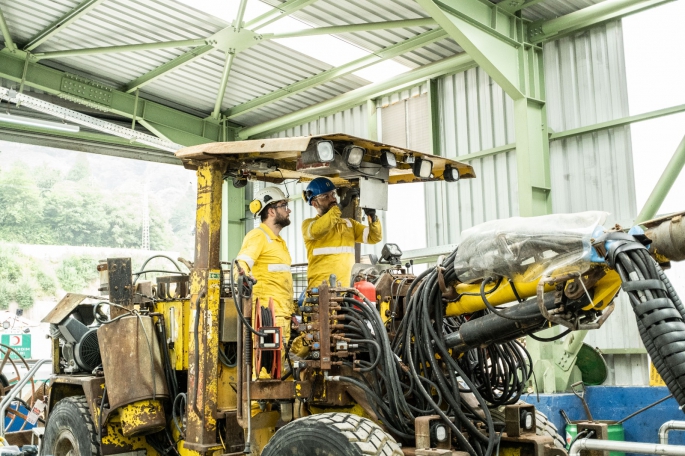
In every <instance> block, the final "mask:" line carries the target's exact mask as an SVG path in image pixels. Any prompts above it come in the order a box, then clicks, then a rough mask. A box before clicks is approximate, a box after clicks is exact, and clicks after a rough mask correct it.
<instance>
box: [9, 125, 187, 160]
mask: <svg viewBox="0 0 685 456" xmlns="http://www.w3.org/2000/svg"><path fill="white" fill-rule="evenodd" d="M0 137H2V139H3V141H10V142H16V143H22V144H33V145H36V146H45V147H53V148H57V149H66V150H73V151H77V152H89V153H94V154H100V155H110V156H115V157H124V158H132V159H135V160H145V161H151V162H155V163H167V164H171V165H181V164H182V162H181V160H179V159H178V158H176V156H174V154H173V153H171V152H165V151H162V150H159V149H156V148H152V147H146V146H144V145H139V144H137V143H136V144H131V143H130V141H128V140H126V139H123V138H119V137H117V136H112V135H105V134H102V133H90V132H83V131H81V132H78V133H68V132H61V131H54V130H46V129H43V128H38V127H30V126H23V125H16V124H12V125H10V124H6V123H4V122H0Z"/></svg>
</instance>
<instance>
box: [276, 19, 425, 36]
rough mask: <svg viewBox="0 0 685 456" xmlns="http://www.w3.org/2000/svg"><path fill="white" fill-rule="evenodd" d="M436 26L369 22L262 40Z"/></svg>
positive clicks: (411, 21)
mask: <svg viewBox="0 0 685 456" xmlns="http://www.w3.org/2000/svg"><path fill="white" fill-rule="evenodd" d="M432 25H437V22H435V19H433V18H432V17H427V18H421V19H406V20H402V21H386V22H369V23H366V24H348V25H334V26H331V27H318V28H310V29H304V30H294V31H292V32H286V33H273V34H264V35H263V36H264V38H268V39H279V38H297V37H301V36H313V35H332V34H335V33H354V32H367V31H371V30H384V29H391V28H404V27H428V26H432Z"/></svg>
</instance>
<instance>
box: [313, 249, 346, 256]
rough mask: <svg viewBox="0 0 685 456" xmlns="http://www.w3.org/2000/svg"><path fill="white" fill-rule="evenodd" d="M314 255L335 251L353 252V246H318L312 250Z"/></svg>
mask: <svg viewBox="0 0 685 456" xmlns="http://www.w3.org/2000/svg"><path fill="white" fill-rule="evenodd" d="M312 253H313V254H314V256H316V255H334V254H336V253H354V247H319V248H318V249H314V251H313V252H312Z"/></svg>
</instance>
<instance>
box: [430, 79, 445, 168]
mask: <svg viewBox="0 0 685 456" xmlns="http://www.w3.org/2000/svg"><path fill="white" fill-rule="evenodd" d="M428 112H429V114H430V123H429V128H430V137H431V153H432V154H433V155H442V148H441V136H440V125H441V124H442V122H441V114H440V113H441V110H440V90H439V87H438V80H437V79H431V80H429V81H428Z"/></svg>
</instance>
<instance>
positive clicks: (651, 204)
mask: <svg viewBox="0 0 685 456" xmlns="http://www.w3.org/2000/svg"><path fill="white" fill-rule="evenodd" d="M683 165H685V137H683V139H682V141H680V144H678V148H677V149H676V150H675V153H674V154H673V157H671V161H669V162H668V164H667V165H666V169H664V173H663V174H662V175H661V177H660V178H659V181H658V182H657V183H656V185H655V186H654V190H652V193H651V195H649V198H647V202H646V203H645V205H644V207H643V208H642V210H641V211H640V213H639V214H638V216H637V218H636V219H635V224H639V223H642V222H645V221H647V220H649V219H651V218H653V217H654V216H655V215H656V213H657V211H658V210H659V208H660V207H661V204H662V203H663V202H664V200H665V199H666V195H668V192H669V191H670V190H671V187H673V184H674V183H675V181H676V179H677V178H678V175H679V174H680V171H681V170H682V169H683Z"/></svg>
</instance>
